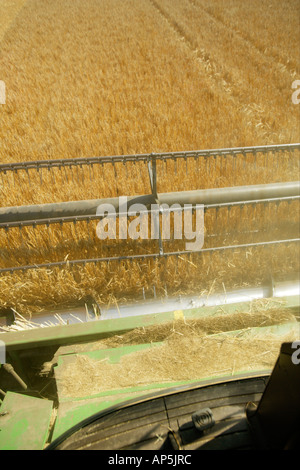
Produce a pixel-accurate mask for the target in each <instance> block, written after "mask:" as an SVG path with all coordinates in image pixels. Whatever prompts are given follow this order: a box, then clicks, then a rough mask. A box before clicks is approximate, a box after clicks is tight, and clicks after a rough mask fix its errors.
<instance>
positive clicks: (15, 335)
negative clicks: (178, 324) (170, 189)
mask: <svg viewBox="0 0 300 470" xmlns="http://www.w3.org/2000/svg"><path fill="white" fill-rule="evenodd" d="M270 301H271V302H272V299H270ZM276 302H277V303H278V302H281V303H282V306H284V307H287V308H291V309H297V310H299V296H291V297H282V298H276ZM250 305H251V302H242V303H236V304H228V305H226V304H225V305H222V306H214V307H199V308H192V309H187V310H183V311H181V310H177V311H171V312H165V313H156V314H147V315H140V316H132V317H125V318H117V319H114V320H99V321H91V322H87V323H77V324H73V325H66V326H63V325H60V326H54V327H50V328H36V329H32V330H24V331H18V332H12V333H3V334H2V335H1V339H2V340H3V341H5V344H6V349H7V351H8V352H9V351H12V350H18V349H25V348H26V349H28V348H32V347H39V346H50V345H56V346H59V345H66V344H72V343H73V344H74V343H77V342H83V341H93V340H97V339H101V338H104V337H107V336H110V335H113V334H122V333H123V332H125V331H129V330H132V329H134V328H139V327H146V326H149V325H154V324H160V323H165V322H169V321H173V320H174V319H176V318H180V315H179V316H178V312H179V313H180V314H182V317H183V316H184V318H187V319H188V318H193V319H194V318H201V317H204V316H210V315H216V314H217V313H220V311H222V312H223V313H229V314H230V313H234V312H237V311H243V310H244V311H248V310H249V306H250Z"/></svg>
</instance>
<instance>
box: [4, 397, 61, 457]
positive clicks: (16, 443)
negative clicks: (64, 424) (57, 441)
mask: <svg viewBox="0 0 300 470" xmlns="http://www.w3.org/2000/svg"><path fill="white" fill-rule="evenodd" d="M52 409H53V402H52V401H50V400H43V399H41V398H34V397H30V396H26V395H22V394H19V393H14V392H7V394H6V396H5V398H4V400H3V403H2V405H1V407H0V450H42V449H43V448H44V446H45V442H46V439H47V436H48V433H49V424H50V418H51V414H52Z"/></svg>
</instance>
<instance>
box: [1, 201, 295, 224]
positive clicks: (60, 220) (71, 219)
mask: <svg viewBox="0 0 300 470" xmlns="http://www.w3.org/2000/svg"><path fill="white" fill-rule="evenodd" d="M294 201H300V195H299V196H288V197H278V198H267V199H254V200H248V201H247V200H246V201H237V202H222V203H218V204H206V205H204V207H203V208H204V213H206V212H207V211H209V210H211V209H216V210H218V209H221V208H223V207H228V208H232V207H243V206H249V205H252V206H256V205H259V204H263V205H265V206H266V205H269V204H276V205H278V204H280V203H282V202H287V203H291V202H294ZM191 209H192V210H196V205H193V207H192V208H191ZM173 210H177V211H179V210H180V209H173ZM181 210H182V208H181ZM145 213H147V214H152V213H155V214H156V213H157V211H155V210H151V209H149V210H146V211H145ZM114 215H115V216H116V217H120V216H129V217H130V213H128V212H126V213H122V212H118V211H117V212H116V213H115V214H108V215H107V216H106V217H110V216H112V217H113V216H114ZM101 219H103V216H102V215H96V214H93V215H76V216H67V217H52V218H47V219H35V220H21V221H16V222H4V223H0V230H1V229H2V230H3V229H4V230H9V229H12V228H22V227H37V226H41V225H46V226H49V225H53V224H60V225H64V224H67V223H74V224H76V223H77V222H92V221H94V220H101Z"/></svg>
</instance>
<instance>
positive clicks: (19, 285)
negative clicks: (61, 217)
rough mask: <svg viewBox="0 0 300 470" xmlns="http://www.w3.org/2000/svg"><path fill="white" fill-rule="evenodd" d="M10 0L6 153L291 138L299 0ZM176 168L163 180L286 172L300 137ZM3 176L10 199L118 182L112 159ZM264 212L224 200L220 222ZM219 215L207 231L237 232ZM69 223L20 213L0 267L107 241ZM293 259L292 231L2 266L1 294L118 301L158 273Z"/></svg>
mask: <svg viewBox="0 0 300 470" xmlns="http://www.w3.org/2000/svg"><path fill="white" fill-rule="evenodd" d="M8 3H9V4H10V7H11V9H9V8H8V9H5V12H6V20H5V24H6V26H5V27H6V33H5V34H4V35H3V34H2V36H1V31H0V39H1V38H2V39H1V42H0V80H3V81H4V82H5V84H6V91H7V103H6V105H1V106H0V141H1V146H0V162H1V163H5V162H19V161H29V160H35V159H39V160H44V159H52V158H71V157H92V156H99V155H118V154H135V153H148V152H149V153H150V152H160V151H178V150H197V149H204V148H222V147H235V146H246V145H266V144H280V143H293V142H298V141H299V137H300V129H299V118H300V114H299V111H300V107H299V106H296V105H294V104H293V103H292V92H293V90H292V82H293V81H294V80H295V79H297V78H299V73H300V64H299V57H298V51H299V26H300V25H299V13H300V5H299V2H298V1H296V0H289V1H288V2H284V4H283V3H282V2H280V1H279V0H270V1H269V2H268V4H262V3H261V2H258V0H254V1H252V2H250V3H249V2H247V1H246V0H235V1H233V0H228V1H225V0H214V1H204V0H86V1H84V2H83V1H82V0H27V2H25V3H24V2H23V5H21V3H22V2H17V1H15V2H13V1H10V2H8V1H7V4H8ZM20 6H22V9H20ZM0 8H1V7H0ZM0 12H1V9H0ZM9 12H10V13H9ZM17 13H18V14H17ZM3 24H4V22H3ZM0 28H1V26H0ZM7 28H8V29H7ZM2 31H4V29H3V27H2ZM173 170H174V169H173V168H172V162H171V164H170V165H169V166H168V167H167V168H166V169H164V173H163V177H162V178H161V180H160V182H159V183H160V191H161V192H163V191H166V192H167V191H179V190H184V189H199V188H209V187H227V186H230V185H233V184H234V185H237V184H238V185H247V184H259V183H268V182H276V181H294V180H297V179H298V175H299V153H296V154H295V155H294V156H290V155H289V154H284V155H280V156H279V157H278V158H277V157H276V161H274V160H272V159H267V160H266V159H265V156H258V157H257V161H255V164H254V161H251V164H250V165H248V166H246V167H245V166H244V164H243V162H242V163H241V164H240V166H238V167H237V168H236V169H235V170H234V169H233V163H232V162H230V160H229V162H228V164H227V166H226V169H225V168H224V167H221V163H220V161H219V160H216V161H215V164H214V166H213V167H211V168H209V169H208V168H206V169H204V168H201V172H200V173H201V177H199V168H196V166H194V164H191V165H190V167H189V171H188V176H187V175H186V169H185V165H182V167H179V168H178V169H177V170H178V171H177V175H176V178H175V177H173ZM2 176H3V178H2V179H1V178H0V198H1V206H3V207H6V206H13V205H25V204H33V203H34V204H38V203H47V202H59V201H70V200H79V199H91V198H101V197H111V196H115V195H116V194H115V193H114V189H113V188H114V183H113V181H114V178H115V176H114V170H113V168H109V170H108V171H107V172H103V170H102V169H101V168H100V169H99V168H98V169H97V168H95V173H94V179H93V182H92V184H86V183H82V182H81V181H82V180H81V177H80V176H79V177H77V176H75V180H73V183H72V184H69V183H66V180H65V177H64V174H63V173H62V172H59V173H58V174H56V175H55V176H56V178H55V182H53V175H51V174H50V172H47V173H46V172H45V173H44V174H43V180H42V184H40V175H37V178H36V179H34V178H33V179H32V180H31V181H29V180H28V177H27V175H26V174H25V175H22V177H21V178H20V179H18V178H17V177H16V176H15V175H12V174H7V175H2ZM121 180H122V191H121V193H122V194H126V195H133V194H143V193H144V191H145V189H146V184H147V183H146V181H147V180H146V179H143V182H142V183H141V185H140V187H139V188H137V186H138V183H137V181H138V180H139V175H138V174H137V171H136V168H134V165H132V167H130V168H129V169H128V172H127V174H126V175H125V174H124V173H123V174H122V179H121ZM69 181H71V179H70V180H69ZM85 181H87V178H86V179H85ZM148 190H149V188H148ZM276 210H278V215H280V217H282V218H283V219H284V218H285V219H284V220H285V224H286V226H287V224H288V223H289V224H293V227H294V228H295V227H297V224H298V221H299V211H298V206H296V207H294V206H289V209H288V211H287V210H286V208H285V207H279V208H277V209H276ZM225 219H226V220H227V215H225V216H224V221H225ZM261 220H263V223H262V222H261ZM273 220H274V213H272V212H271V213H270V214H269V215H268V217H266V216H265V218H263V219H261V215H260V213H259V211H258V212H257V211H256V212H255V213H253V212H252V213H251V211H249V212H247V211H245V213H244V218H242V219H241V217H240V215H239V214H237V213H235V214H234V213H232V214H231V219H230V221H229V223H230V227H237V225H238V223H239V224H240V225H239V227H238V228H239V229H240V228H243V229H247V227H248V228H249V226H250V225H251V227H252V229H253V228H255V227H254V226H255V222H253V221H257V225H258V226H259V228H261V227H264V224H267V225H268V224H269V225H268V226H270V227H272V221H273ZM242 221H243V222H242ZM226 223H228V221H227V222H226ZM218 224H219V225H218V226H217V225H215V221H214V220H213V217H211V218H210V217H209V215H208V217H207V230H209V233H214V232H215V231H216V230H217V229H218V227H219V229H218V230H219V231H220V232H222V230H223V231H224V233H220V234H219V237H220V240H219V241H220V242H222V243H223V242H224V243H225V242H226V240H227V242H228V240H231V241H232V242H233V241H238V240H239V237H234V236H233V234H231V235H230V236H231V239H230V237H229V238H228V237H227V235H226V228H225V225H224V224H225V222H224V223H222V217H220V218H219V222H218ZM256 228H257V227H256ZM77 229H78V231H77V233H75V231H74V227H73V226H72V227H71V226H69V227H66V228H64V231H63V233H61V231H60V230H59V228H58V227H55V226H51V227H50V228H48V229H47V228H45V230H44V229H43V228H37V229H32V230H31V229H25V231H23V232H22V236H21V235H20V233H19V231H18V229H16V230H15V231H11V232H10V234H6V233H5V231H4V230H2V231H1V230H0V244H1V245H0V250H1V251H0V267H9V266H18V265H24V264H28V263H30V264H31V263H39V262H43V261H44V262H46V261H53V260H54V261H55V260H63V259H80V258H85V257H89V256H92V257H97V256H100V254H101V253H103V250H105V249H106V247H105V246H103V243H100V241H99V240H96V237H95V233H93V234H92V238H91V240H90V239H89V238H88V234H87V229H86V227H84V226H80V227H77ZM284 229H285V228H284ZM293 230H294V229H293ZM286 231H287V232H288V228H287V229H286ZM287 232H286V233H285V235H287ZM270 233H272V232H269V235H268V236H269V237H270ZM262 239H264V238H262ZM248 242H249V240H248ZM250 242H251V239H250ZM129 249H130V250H132V251H133V250H134V249H135V248H134V246H131V245H130V247H128V246H126V247H124V246H120V247H118V250H119V253H123V254H124V250H125V251H126V250H129ZM138 249H140V248H138ZM298 260H299V250H298V248H297V247H295V246H288V247H286V248H285V249H284V250H283V251H280V250H277V249H272V248H270V249H268V250H265V251H263V250H261V249H260V248H259V249H256V250H250V251H249V252H248V251H242V252H232V253H230V254H229V253H225V254H224V253H223V254H219V253H218V254H216V255H213V256H212V257H209V256H208V255H207V256H206V255H205V256H202V257H199V256H193V257H191V258H183V259H168V260H161V261H149V262H148V261H147V262H133V263H127V262H121V263H115V264H114V263H112V264H111V265H102V264H101V265H94V264H91V265H87V266H80V267H76V268H74V269H73V268H66V269H56V268H55V269H53V270H41V271H29V272H27V273H24V274H22V273H19V274H14V275H3V276H1V277H0V286H1V287H0V308H6V307H14V308H15V309H16V310H17V311H19V312H20V313H24V312H26V313H28V312H34V311H40V310H41V309H43V308H44V307H47V306H55V305H57V304H61V303H62V302H63V303H73V302H76V301H79V300H81V299H84V298H85V297H86V296H87V295H93V296H95V297H96V298H97V300H98V301H99V302H100V303H107V302H114V301H121V300H124V299H127V298H132V297H134V298H135V297H137V296H138V295H141V292H142V289H143V288H144V289H145V290H146V291H147V289H152V286H153V285H157V286H159V287H158V290H157V293H158V295H160V294H162V295H163V294H164V293H165V288H167V290H168V292H169V293H170V294H174V295H175V294H176V295H177V294H179V293H189V292H195V291H196V292H198V293H201V292H212V291H213V290H214V289H224V288H225V289H229V288H234V287H243V286H247V285H249V283H252V284H253V283H254V284H258V285H259V284H261V283H262V282H264V280H265V279H266V278H267V279H268V278H269V276H270V271H272V274H273V275H274V276H276V278H277V279H286V278H287V277H289V276H290V277H293V276H294V274H295V273H298V272H299V261H298Z"/></svg>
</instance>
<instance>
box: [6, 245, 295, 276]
mask: <svg viewBox="0 0 300 470" xmlns="http://www.w3.org/2000/svg"><path fill="white" fill-rule="evenodd" d="M299 242H300V238H293V239H289V240H274V241H268V242H258V243H247V244H241V245H230V246H220V247H214V248H203V249H202V250H199V251H187V250H182V251H172V252H164V253H163V254H162V253H150V254H149V253H147V254H142V255H131V256H112V257H105V258H92V259H78V260H68V261H57V262H51V263H42V264H33V265H28V266H16V267H12V268H1V269H0V274H8V273H11V274H13V273H14V272H17V271H29V270H37V269H52V268H56V267H58V268H63V267H68V266H74V265H86V264H92V263H94V264H97V263H103V262H105V263H109V262H113V261H118V262H121V261H136V260H141V261H143V260H147V259H162V258H167V257H170V256H177V257H178V256H183V255H194V254H198V255H201V254H202V253H208V252H209V253H213V252H220V251H226V250H239V249H247V248H251V247H255V248H257V247H267V246H272V245H283V244H291V243H299Z"/></svg>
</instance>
